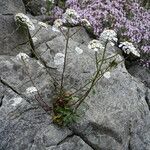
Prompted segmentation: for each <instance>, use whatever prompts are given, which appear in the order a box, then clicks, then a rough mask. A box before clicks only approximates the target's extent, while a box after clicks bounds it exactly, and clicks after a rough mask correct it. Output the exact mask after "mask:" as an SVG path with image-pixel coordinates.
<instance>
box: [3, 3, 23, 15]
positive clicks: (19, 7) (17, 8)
mask: <svg viewBox="0 0 150 150" xmlns="http://www.w3.org/2000/svg"><path fill="white" fill-rule="evenodd" d="M20 12H23V13H25V7H24V4H23V2H22V0H1V1H0V14H3V15H9V14H15V13H20Z"/></svg>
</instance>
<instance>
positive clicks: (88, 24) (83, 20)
mask: <svg viewBox="0 0 150 150" xmlns="http://www.w3.org/2000/svg"><path fill="white" fill-rule="evenodd" d="M81 22H82V24H83V25H85V26H86V27H88V28H89V27H91V24H90V22H89V21H88V20H87V19H82V20H81Z"/></svg>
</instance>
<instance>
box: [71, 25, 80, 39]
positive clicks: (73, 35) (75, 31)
mask: <svg viewBox="0 0 150 150" xmlns="http://www.w3.org/2000/svg"><path fill="white" fill-rule="evenodd" d="M80 30H81V27H80V28H79V29H78V30H76V31H75V32H74V33H73V34H72V35H70V38H71V37H73V36H74V35H75V34H76V33H78V32H79V31H80Z"/></svg>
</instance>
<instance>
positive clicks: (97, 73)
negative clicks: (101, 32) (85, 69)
mask: <svg viewBox="0 0 150 150" xmlns="http://www.w3.org/2000/svg"><path fill="white" fill-rule="evenodd" d="M107 43H108V42H106V44H105V48H104V51H103V55H102V61H101V64H100V66H99V67H98V68H97V72H96V74H95V76H94V78H93V80H92V83H91V86H90V88H89V89H88V90H87V91H86V92H85V94H84V95H83V96H82V97H81V99H80V102H79V103H78V104H77V106H76V107H75V111H76V110H77V109H78V107H79V106H80V105H81V103H82V102H83V101H84V100H85V98H86V97H87V96H88V95H89V93H90V91H91V90H92V88H93V87H94V85H95V82H96V80H97V78H98V77H99V74H100V72H101V68H102V65H103V62H104V59H105V53H106V46H107ZM102 76H103V74H102V75H101V77H102Z"/></svg>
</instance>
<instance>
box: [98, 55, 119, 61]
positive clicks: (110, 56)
mask: <svg viewBox="0 0 150 150" xmlns="http://www.w3.org/2000/svg"><path fill="white" fill-rule="evenodd" d="M117 55H119V54H118V53H117V54H115V55H113V56H110V57H108V58H106V59H104V61H106V60H109V59H111V58H114V57H116V56H117ZM101 61H102V59H101V60H99V61H98V63H99V62H101Z"/></svg>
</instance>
